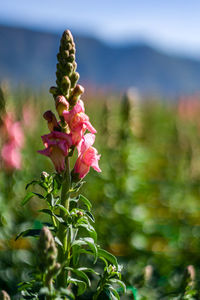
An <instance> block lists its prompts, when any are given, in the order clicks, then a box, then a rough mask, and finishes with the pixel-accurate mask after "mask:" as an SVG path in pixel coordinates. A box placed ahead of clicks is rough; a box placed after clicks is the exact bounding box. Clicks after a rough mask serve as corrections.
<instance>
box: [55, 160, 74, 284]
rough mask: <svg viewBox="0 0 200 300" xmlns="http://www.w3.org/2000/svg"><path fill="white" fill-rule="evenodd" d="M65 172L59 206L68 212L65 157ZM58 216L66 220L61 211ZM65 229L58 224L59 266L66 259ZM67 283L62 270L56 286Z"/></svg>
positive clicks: (67, 182) (69, 177)
mask: <svg viewBox="0 0 200 300" xmlns="http://www.w3.org/2000/svg"><path fill="white" fill-rule="evenodd" d="M65 166H66V170H65V173H64V176H63V183H62V191H61V205H63V206H64V207H65V208H66V209H67V210H68V211H69V204H70V203H69V202H70V192H69V190H70V187H71V175H70V167H69V158H68V157H66V160H65ZM60 216H61V217H62V218H63V219H64V220H66V216H67V213H66V212H64V211H63V210H60ZM67 235H68V233H67V227H66V225H64V224H62V223H59V228H58V238H59V240H60V241H61V243H62V246H59V247H58V261H59V263H60V264H61V265H63V262H64V261H66V260H67V258H68V256H69V255H68V253H67V250H68V241H67ZM66 282H67V272H66V270H65V269H64V268H63V269H62V271H61V272H60V274H59V275H58V277H57V286H58V287H66Z"/></svg>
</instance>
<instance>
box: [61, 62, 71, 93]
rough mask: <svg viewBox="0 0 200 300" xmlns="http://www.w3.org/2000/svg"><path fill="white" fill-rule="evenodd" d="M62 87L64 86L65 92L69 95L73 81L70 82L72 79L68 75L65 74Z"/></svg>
mask: <svg viewBox="0 0 200 300" xmlns="http://www.w3.org/2000/svg"><path fill="white" fill-rule="evenodd" d="M70 65H71V64H70ZM61 88H62V91H63V94H64V95H66V96H68V94H69V90H70V88H71V82H70V79H69V77H68V76H63V78H62V82H61Z"/></svg>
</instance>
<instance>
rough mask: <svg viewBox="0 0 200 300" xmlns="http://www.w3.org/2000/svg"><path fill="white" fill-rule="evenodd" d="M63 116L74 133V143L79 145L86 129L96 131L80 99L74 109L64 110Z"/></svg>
mask: <svg viewBox="0 0 200 300" xmlns="http://www.w3.org/2000/svg"><path fill="white" fill-rule="evenodd" d="M63 116H64V119H65V121H66V123H67V124H68V126H69V129H70V132H71V134H72V143H73V145H78V143H79V142H80V140H81V139H82V137H83V135H84V132H85V131H86V129H88V130H89V131H90V132H91V133H96V129H95V128H94V127H93V126H92V124H91V123H90V121H89V117H88V116H87V115H86V114H85V108H84V104H83V101H82V100H79V101H78V102H77V104H76V105H75V106H74V107H73V109H72V110H70V111H66V110H64V111H63Z"/></svg>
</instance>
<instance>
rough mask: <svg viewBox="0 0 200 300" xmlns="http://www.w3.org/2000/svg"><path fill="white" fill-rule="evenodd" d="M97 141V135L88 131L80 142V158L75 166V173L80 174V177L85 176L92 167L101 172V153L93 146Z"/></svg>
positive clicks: (78, 147)
mask: <svg viewBox="0 0 200 300" xmlns="http://www.w3.org/2000/svg"><path fill="white" fill-rule="evenodd" d="M94 141H95V135H94V134H91V133H87V134H86V135H85V136H84V137H83V139H82V140H81V142H80V143H79V144H78V146H77V149H78V158H77V161H76V163H75V166H74V173H78V174H79V178H80V179H82V178H84V177H85V176H86V175H87V173H88V172H89V170H90V167H92V168H93V169H94V170H96V171H97V172H101V169H100V168H99V165H98V161H99V159H100V156H101V155H98V152H97V150H96V149H95V148H94V147H92V145H93V144H94Z"/></svg>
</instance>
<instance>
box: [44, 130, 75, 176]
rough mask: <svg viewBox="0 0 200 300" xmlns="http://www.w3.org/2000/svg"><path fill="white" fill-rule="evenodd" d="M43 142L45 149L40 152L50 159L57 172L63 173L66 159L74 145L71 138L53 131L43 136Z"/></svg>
mask: <svg viewBox="0 0 200 300" xmlns="http://www.w3.org/2000/svg"><path fill="white" fill-rule="evenodd" d="M42 141H43V143H44V146H45V149H44V150H39V151H38V152H39V153H40V154H43V155H46V156H48V157H50V159H51V160H52V162H53V164H54V166H55V169H56V171H57V172H58V173H61V172H62V171H64V169H65V157H66V156H67V155H68V151H69V148H70V147H71V145H72V139H71V136H70V135H69V134H66V133H64V132H59V131H52V132H51V133H49V134H46V135H43V136H42Z"/></svg>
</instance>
